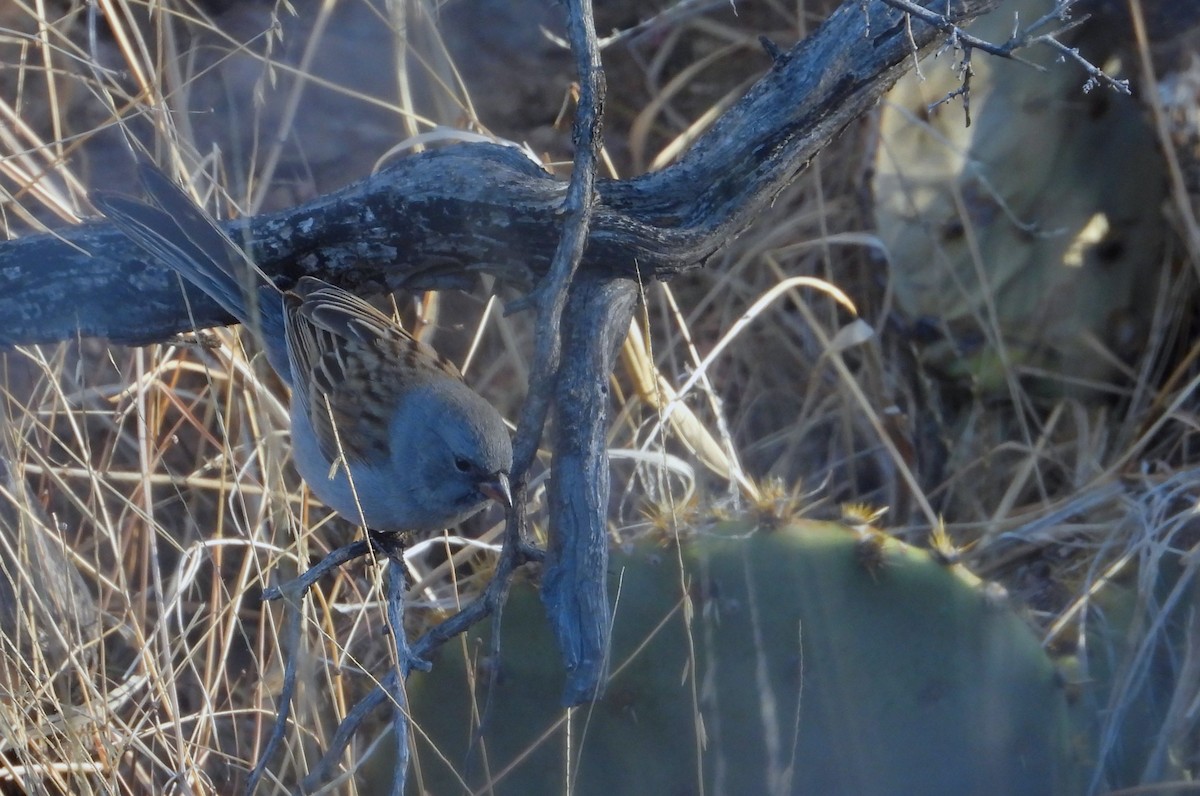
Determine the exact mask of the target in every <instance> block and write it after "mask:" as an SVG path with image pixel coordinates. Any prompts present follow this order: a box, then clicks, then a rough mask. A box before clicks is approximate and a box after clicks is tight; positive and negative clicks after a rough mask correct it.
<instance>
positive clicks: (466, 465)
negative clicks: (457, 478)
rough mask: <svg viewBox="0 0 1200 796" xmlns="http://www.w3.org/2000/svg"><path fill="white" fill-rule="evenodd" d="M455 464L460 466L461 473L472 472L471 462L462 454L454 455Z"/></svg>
mask: <svg viewBox="0 0 1200 796" xmlns="http://www.w3.org/2000/svg"><path fill="white" fill-rule="evenodd" d="M454 466H455V467H457V468H458V471H459V472H460V473H466V472H470V470H471V463H470V462H469V461H467V460H466V459H464V458H463V457H461V456H455V457H454Z"/></svg>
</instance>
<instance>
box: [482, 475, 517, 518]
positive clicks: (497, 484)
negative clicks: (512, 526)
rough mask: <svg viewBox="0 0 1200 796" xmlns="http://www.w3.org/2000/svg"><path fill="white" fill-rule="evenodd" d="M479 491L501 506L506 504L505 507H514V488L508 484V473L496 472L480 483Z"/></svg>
mask: <svg viewBox="0 0 1200 796" xmlns="http://www.w3.org/2000/svg"><path fill="white" fill-rule="evenodd" d="M479 491H480V492H482V493H483V494H484V495H486V496H487V497H489V498H491V499H492V500H494V501H496V502H497V503H499V504H500V505H501V506H504V508H506V509H511V508H512V504H513V499H512V490H511V489H509V486H508V474H507V473H496V474H495V475H493V476H492V477H491V478H489V479H488V480H486V481H484V482H482V483H481V484H480V485H479Z"/></svg>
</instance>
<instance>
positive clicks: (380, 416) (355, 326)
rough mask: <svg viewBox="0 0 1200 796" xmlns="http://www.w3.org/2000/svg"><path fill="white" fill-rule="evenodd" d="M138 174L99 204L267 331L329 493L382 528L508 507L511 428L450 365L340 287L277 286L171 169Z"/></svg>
mask: <svg viewBox="0 0 1200 796" xmlns="http://www.w3.org/2000/svg"><path fill="white" fill-rule="evenodd" d="M139 175H140V177H141V180H142V184H143V186H144V187H145V189H146V193H147V196H148V197H149V200H150V201H149V202H143V201H140V200H137V199H132V198H130V197H127V196H121V195H119V194H112V193H105V192H97V193H96V194H94V195H93V196H92V201H93V203H94V204H95V205H96V206H97V207H98V208H99V209H100V210H101V211H102V212H103V213H104V214H105V215H106V216H107V217H108V218H109V219H111V220H112V221H113V222H115V223H116V224H117V226H118V227H119V228H120V229H121V230H122V231H123V232H124V233H125V235H126V236H128V237H129V238H130V239H131V240H133V241H134V242H135V243H136V244H137V245H138V246H140V247H141V248H142V249H144V250H145V251H146V252H147V253H148V254H150V255H151V256H152V257H154V258H155V259H156V260H158V261H159V262H161V263H163V264H164V265H168V266H170V267H171V268H172V269H174V270H175V271H176V272H178V273H179V274H180V275H181V276H183V277H184V278H185V279H186V280H188V281H189V282H191V283H192V284H194V285H196V286H197V287H198V288H200V289H201V290H203V291H204V292H205V293H207V294H208V295H209V296H211V297H212V298H213V299H215V300H216V301H217V302H218V303H219V304H220V305H221V307H222V308H223V309H225V311H226V312H228V313H229V314H230V315H232V316H233V317H235V318H237V319H238V320H239V321H241V322H242V323H243V324H245V325H246V326H247V327H248V328H250V329H253V330H255V331H256V332H257V333H258V335H259V336H260V337H261V338H262V343H263V347H264V349H265V350H266V354H267V359H268V361H270V363H271V366H272V367H273V368H274V369H275V370H276V371H277V372H278V373H279V376H280V377H281V378H282V379H283V380H284V381H286V382H287V383H288V384H290V385H291V388H292V399H291V425H292V448H293V450H292V460H293V462H294V464H295V465H296V469H297V470H298V471H299V473H300V475H301V476H302V477H303V478H304V480H305V481H306V482H307V483H308V485H309V487H310V488H311V489H312V491H313V492H314V493H315V494H316V496H317V497H318V498H320V499H321V500H322V501H323V502H324V503H325V504H326V505H328V506H329V507H330V508H333V509H334V510H336V511H337V512H338V513H340V514H342V515H343V516H345V517H347V518H349V519H351V520H354V521H356V522H361V523H363V524H364V525H366V527H368V528H370V529H372V530H376V531H404V530H412V531H434V530H440V529H443V528H448V527H451V526H453V525H456V524H457V523H459V522H461V521H462V520H464V519H466V518H467V517H469V516H470V515H472V514H474V513H475V512H477V511H479V509H481V508H482V507H483V506H484V505H485V504H486V502H487V500H489V499H492V500H497V501H499V502H501V503H503V504H505V505H511V502H512V497H511V494H510V492H509V484H508V475H509V471H510V470H511V468H512V444H511V441H510V439H509V436H508V430H507V429H506V428H505V426H504V421H503V420H502V418H501V417H500V414H499V412H497V411H496V409H495V407H493V406H492V405H491V404H489V403H488V402H487V401H485V400H484V399H483V398H482V397H480V396H479V394H478V393H476V392H475V391H473V390H472V389H471V388H470V387H468V386H467V384H466V382H465V381H463V378H462V374H460V373H459V371H458V369H457V368H456V367H455V366H454V365H453V363H451V362H449V361H448V360H446V359H444V358H443V357H441V356H440V355H438V353H437V352H436V351H434V350H433V349H432V348H431V347H430V346H428V345H426V344H424V343H422V342H420V341H419V340H417V339H415V338H414V337H412V336H411V335H409V334H408V332H406V331H404V329H402V328H401V327H400V326H399V325H398V324H396V323H395V322H393V321H392V319H391V318H389V317H388V316H386V315H384V314H383V313H382V312H380V311H378V310H377V309H375V308H374V307H372V306H371V305H370V304H368V303H367V302H365V301H363V300H362V299H360V298H359V297H358V296H355V295H354V294H352V293H349V292H347V291H345V290H343V289H341V288H339V287H337V286H335V285H331V284H329V283H327V282H324V281H322V280H320V279H316V278H314V277H304V278H302V279H301V280H300V281H299V282H298V283H297V284H296V286H295V287H294V288H293V289H292V290H289V291H281V290H279V289H278V288H276V287H275V285H274V284H273V283H271V282H270V281H269V280H267V279H266V278H265V277H263V276H262V275H261V274H260V272H259V271H258V270H257V269H256V268H255V266H254V264H253V263H252V262H250V261H249V259H248V258H247V257H246V255H245V253H244V252H243V251H242V249H241V248H239V247H238V246H237V245H235V244H234V243H233V241H231V240H230V239H229V237H228V236H226V235H225V233H224V232H222V231H221V229H220V228H219V227H217V225H216V224H215V222H213V221H212V219H211V218H210V217H209V216H208V215H207V214H206V213H205V212H204V211H203V210H201V209H200V208H199V207H198V206H197V205H196V204H195V203H194V202H193V201H192V200H191V199H190V198H189V197H188V196H187V195H186V194H185V193H184V192H183V191H182V190H181V189H179V188H178V187H176V186H175V184H174V183H172V182H171V181H170V179H168V178H167V176H166V175H164V174H163V173H162V172H160V171H159V170H158V169H157V168H155V167H154V166H152V165H149V164H146V163H143V164H140V165H139ZM334 462H337V467H334V466H333V463H334ZM331 473H332V475H331Z"/></svg>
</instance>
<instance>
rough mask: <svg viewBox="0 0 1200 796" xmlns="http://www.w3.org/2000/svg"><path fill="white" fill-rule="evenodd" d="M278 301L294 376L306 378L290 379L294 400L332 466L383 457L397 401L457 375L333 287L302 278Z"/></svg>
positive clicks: (395, 326) (382, 317)
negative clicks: (410, 390) (411, 389)
mask: <svg viewBox="0 0 1200 796" xmlns="http://www.w3.org/2000/svg"><path fill="white" fill-rule="evenodd" d="M284 301H285V315H286V319H287V336H288V347H289V350H290V354H291V357H292V362H291V365H292V371H293V373H296V374H300V373H306V374H309V378H307V379H304V378H299V377H298V378H296V380H295V384H294V385H293V388H292V389H293V395H292V400H293V401H299V402H300V405H301V407H302V410H303V411H304V412H305V413H306V414H307V416H308V418H309V421H310V422H311V424H312V428H313V430H314V432H315V433H316V436H317V442H318V444H319V446H320V448H321V452H322V453H323V454H324V455H325V456H326V457H327V458H328V459H329V460H330V461H334V460H336V459H337V458H338V457H339V454H341V455H343V456H344V457H345V460H346V461H347V462H348V463H354V462H371V461H378V460H379V459H380V458H382V457H385V456H386V455H387V452H388V445H389V441H390V439H389V429H388V424H389V423H390V422H391V413H392V411H393V410H394V408H395V406H396V396H397V395H398V394H400V393H401V392H402V391H403V390H404V389H405V388H406V386H407V385H409V384H411V383H412V382H413V381H414V380H425V379H428V378H430V377H431V376H433V375H435V374H438V373H442V374H446V375H450V376H453V377H454V378H457V379H461V378H462V375H461V374H460V373H459V371H458V368H456V367H455V366H454V364H453V363H452V362H450V361H449V360H447V359H444V358H443V357H441V356H440V355H438V354H437V353H436V352H434V350H433V349H432V348H431V347H430V346H427V345H425V344H424V343H422V342H420V341H418V340H416V339H415V338H413V337H412V336H411V335H410V334H408V332H406V331H404V329H402V328H401V327H400V326H399V325H398V324H396V323H394V322H393V321H392V320H391V319H390V318H388V317H387V316H386V315H384V314H383V313H382V312H380V311H379V310H377V309H375V308H374V307H372V306H371V305H370V304H368V303H367V302H366V301H363V300H362V299H360V298H359V297H358V296H355V295H354V294H352V293H349V292H347V291H345V290H342V289H341V288H339V287H336V286H334V285H331V284H329V283H327V282H324V281H322V280H320V279H316V278H315V277H304V278H303V279H301V280H300V282H299V283H298V284H297V285H296V288H295V289H294V290H292V291H289V292H288V293H287V294H286V295H285V298H284ZM335 429H336V433H335ZM339 443H340V445H339Z"/></svg>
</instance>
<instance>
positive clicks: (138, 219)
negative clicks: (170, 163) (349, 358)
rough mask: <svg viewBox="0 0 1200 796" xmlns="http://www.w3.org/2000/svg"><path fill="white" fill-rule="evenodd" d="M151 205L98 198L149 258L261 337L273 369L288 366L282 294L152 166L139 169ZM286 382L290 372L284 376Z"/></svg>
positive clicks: (103, 193) (99, 205) (112, 196)
mask: <svg viewBox="0 0 1200 796" xmlns="http://www.w3.org/2000/svg"><path fill="white" fill-rule="evenodd" d="M138 176H139V177H140V178H141V182H142V186H143V187H144V188H145V189H146V195H147V197H149V200H150V201H149V202H145V201H142V200H140V199H134V198H132V197H129V196H122V195H121V194H116V193H110V192H107V191H96V192H94V193H92V195H91V197H90V198H91V200H92V204H94V205H95V206H96V207H97V208H98V209H99V210H100V212H102V213H104V215H105V216H107V217H108V218H109V219H110V220H111V221H112V222H113V223H115V224H116V225H117V226H118V227H120V229H121V231H122V232H124V233H125V235H126V236H127V237H128V238H129V239H130V240H132V241H133V242H134V243H136V244H137V245H138V246H140V247H141V248H142V249H143V250H145V252H146V253H147V254H149V255H151V256H152V257H154V258H155V259H157V260H158V261H159V262H161V263H162V264H164V265H168V266H170V267H171V268H172V269H174V270H175V271H177V272H178V273H179V274H180V275H181V276H183V278H184V279H186V280H187V281H189V282H191V283H192V284H194V285H195V286H196V287H198V288H200V289H201V290H203V291H204V292H205V293H207V294H208V295H209V296H211V297H212V298H213V299H214V300H216V302H217V303H218V304H220V305H221V307H222V309H224V310H225V311H226V312H228V313H229V314H230V315H232V316H233V317H235V318H237V319H238V320H239V321H241V322H242V323H243V324H245V325H247V326H249V327H251V328H254V329H257V330H259V331H261V336H262V339H263V343H264V346H265V347H266V349H267V355H268V357H269V358H270V359H271V362H272V364H274V363H275V362H276V360H277V359H279V358H280V357H282V359H283V361H286V353H285V352H284V351H282V350H277V349H282V348H283V346H284V337H283V311H282V303H281V299H280V296H279V291H278V290H277V289H276V288H275V286H274V285H273V284H272V283H271V282H270V281H268V280H267V279H265V278H264V277H260V276H259V275H258V274H259V272H258V270H257V269H256V268H255V266H254V264H253V263H252V262H251V261H250V260H249V258H247V256H246V254H245V252H243V250H242V249H241V248H240V247H238V246H237V244H235V243H234V242H233V241H232V240H230V239H229V236H228V235H226V234H225V233H224V232H223V231H222V230H221V228H220V227H218V226H217V224H216V222H215V221H213V220H212V218H211V217H210V216H209V215H208V213H206V212H205V211H204V210H202V209H201V208H200V207H199V206H198V205H197V204H196V203H195V202H194V201H192V199H191V197H189V196H188V195H187V194H186V193H184V192H183V190H182V189H180V188H179V187H178V186H176V185H175V183H173V182H171V180H170V178H169V177H167V175H165V174H163V173H162V172H161V171H159V169H158V168H157V167H156V166H154V165H153V164H151V163H147V162H144V161H143V162H140V163H138ZM280 375H281V376H283V377H284V378H285V379H287V377H288V375H289V374H288V371H287V370H286V369H285V370H282V371H280Z"/></svg>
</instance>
